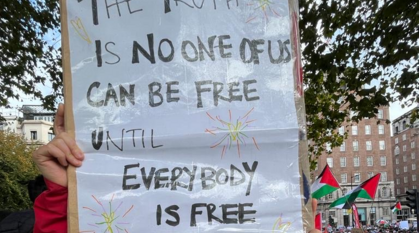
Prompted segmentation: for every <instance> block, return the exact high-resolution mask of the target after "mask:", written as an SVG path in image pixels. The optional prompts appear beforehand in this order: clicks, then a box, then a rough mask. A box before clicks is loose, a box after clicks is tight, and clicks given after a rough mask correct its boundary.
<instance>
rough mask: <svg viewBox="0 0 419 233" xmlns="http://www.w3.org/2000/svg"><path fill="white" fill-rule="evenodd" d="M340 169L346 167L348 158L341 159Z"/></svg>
mask: <svg viewBox="0 0 419 233" xmlns="http://www.w3.org/2000/svg"><path fill="white" fill-rule="evenodd" d="M340 167H346V157H341V158H340Z"/></svg>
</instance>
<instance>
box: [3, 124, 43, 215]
mask: <svg viewBox="0 0 419 233" xmlns="http://www.w3.org/2000/svg"><path fill="white" fill-rule="evenodd" d="M0 142H1V143H0V190H1V191H0V207H1V209H2V210H11V211H17V210H23V209H29V208H32V202H31V200H30V199H29V195H28V188H27V184H28V181H29V180H33V179H35V177H36V176H37V175H39V171H38V169H37V168H36V166H35V164H34V163H33V161H32V152H33V151H34V149H35V148H34V147H32V146H28V145H27V144H26V142H25V140H24V139H23V138H22V137H21V136H19V135H17V134H14V133H9V132H4V131H0Z"/></svg>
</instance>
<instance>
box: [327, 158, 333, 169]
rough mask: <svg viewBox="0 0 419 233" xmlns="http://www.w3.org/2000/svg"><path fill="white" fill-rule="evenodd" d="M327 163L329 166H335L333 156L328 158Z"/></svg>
mask: <svg viewBox="0 0 419 233" xmlns="http://www.w3.org/2000/svg"><path fill="white" fill-rule="evenodd" d="M326 160H327V165H329V167H333V158H327V159H326Z"/></svg>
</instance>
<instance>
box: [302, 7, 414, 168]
mask: <svg viewBox="0 0 419 233" xmlns="http://www.w3.org/2000/svg"><path fill="white" fill-rule="evenodd" d="M299 4H300V31H301V43H302V48H304V49H303V50H302V59H303V68H304V84H305V88H306V90H305V101H306V113H307V122H308V127H307V128H308V130H307V131H308V132H307V136H308V138H309V139H310V140H311V142H312V143H311V145H310V148H309V151H310V153H311V155H310V156H311V157H310V158H311V160H312V161H313V162H314V161H315V160H316V159H317V158H318V156H320V155H321V153H322V152H323V151H324V149H325V147H324V145H325V143H326V142H329V143H331V145H332V147H335V146H339V145H340V144H341V143H342V141H343V139H344V136H340V135H339V134H338V133H337V132H336V129H337V128H338V127H340V125H341V124H342V123H343V122H344V121H345V120H353V121H358V120H360V119H362V118H364V117H374V116H375V114H376V113H377V111H378V109H377V108H378V107H379V106H388V105H389V104H390V103H391V102H392V101H394V100H400V101H403V104H405V105H410V104H412V103H417V102H419V97H418V95H417V91H418V88H419V83H418V81H419V65H418V60H419V59H418V54H419V45H418V43H419V27H418V25H419V13H418V12H419V3H418V1H416V0H408V1H406V0H366V1H361V0H341V1H326V0H322V1H318V0H301V1H300V3H299ZM350 111H354V112H356V113H357V114H356V115H354V116H353V117H352V118H351V119H348V115H349V112H350ZM387 123H389V122H388V121H387ZM314 164H315V163H312V165H313V166H314Z"/></svg>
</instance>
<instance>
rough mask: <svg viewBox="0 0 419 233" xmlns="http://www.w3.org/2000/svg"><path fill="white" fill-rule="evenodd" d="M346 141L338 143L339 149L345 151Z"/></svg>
mask: <svg viewBox="0 0 419 233" xmlns="http://www.w3.org/2000/svg"><path fill="white" fill-rule="evenodd" d="M345 147H346V142H342V145H340V151H345V150H346V148H345Z"/></svg>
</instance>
